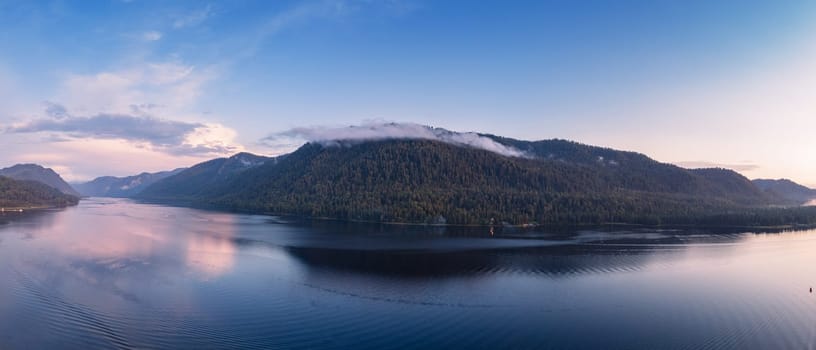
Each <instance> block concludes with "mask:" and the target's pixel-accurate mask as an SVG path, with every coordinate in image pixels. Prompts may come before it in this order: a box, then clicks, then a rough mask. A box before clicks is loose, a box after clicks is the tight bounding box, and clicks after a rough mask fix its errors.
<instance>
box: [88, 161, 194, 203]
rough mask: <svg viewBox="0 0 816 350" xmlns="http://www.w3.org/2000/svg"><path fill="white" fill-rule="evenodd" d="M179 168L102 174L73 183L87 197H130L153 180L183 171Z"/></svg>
mask: <svg viewBox="0 0 816 350" xmlns="http://www.w3.org/2000/svg"><path fill="white" fill-rule="evenodd" d="M183 170H184V168H179V169H175V170H171V171H162V172H158V173H141V174H139V175H133V176H127V177H114V176H102V177H98V178H96V179H93V180H91V181H88V182H84V183H79V184H74V188H76V189H77V190H78V191H79V193H81V194H82V195H83V196H89V197H121V198H126V197H131V196H133V195H135V194H137V193H139V192H141V191H142V190H143V189H145V188H147V187H148V186H150V185H152V184H153V183H154V182H156V181H159V180H161V179H164V178H166V177H169V176H173V175H175V174H178V173H180V172H181V171H183Z"/></svg>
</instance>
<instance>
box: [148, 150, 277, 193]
mask: <svg viewBox="0 0 816 350" xmlns="http://www.w3.org/2000/svg"><path fill="white" fill-rule="evenodd" d="M267 162H271V163H274V162H275V158H269V157H264V156H259V155H255V154H251V153H246V152H242V153H238V154H236V155H234V156H232V157H229V158H217V159H213V160H209V161H206V162H203V163H199V164H197V165H194V166H192V167H190V168H188V169H184V170H182V171H180V172H178V173H176V174H173V175H172V176H169V177H167V178H164V179H162V180H160V181H157V182H155V183H153V184H152V185H150V186H147V187H146V188H145V189H144V190H142V191H141V192H139V193H138V194H137V195H136V197H138V198H143V199H173V200H179V199H189V198H198V197H199V196H201V195H202V194H203V193H205V192H207V191H208V190H209V189H211V188H214V187H217V186H220V185H222V184H223V183H225V182H227V181H228V180H230V179H232V178H233V177H235V176H236V175H238V174H240V173H242V172H244V171H246V170H248V169H251V168H255V167H258V166H261V165H263V164H265V163H267Z"/></svg>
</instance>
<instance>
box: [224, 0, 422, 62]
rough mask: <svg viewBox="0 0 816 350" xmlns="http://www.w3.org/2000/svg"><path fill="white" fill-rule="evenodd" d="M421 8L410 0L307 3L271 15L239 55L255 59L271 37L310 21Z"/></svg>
mask: <svg viewBox="0 0 816 350" xmlns="http://www.w3.org/2000/svg"><path fill="white" fill-rule="evenodd" d="M417 7H418V6H416V5H415V4H414V2H412V1H409V0H385V1H371V0H307V1H303V2H300V3H298V4H297V5H295V6H293V7H290V8H288V9H286V10H283V11H281V12H278V13H275V14H272V15H271V16H269V17H268V18H267V19H266V21H264V22H263V23H262V24H261V25H260V26H259V27H258V29H257V30H256V31H255V33H254V36H253V38H252V39H251V42H250V44H249V45H248V46H247V48H246V49H245V50H243V51H242V52H240V54H239V56H252V55H254V54H255V53H256V52H257V51H258V49H259V48H260V47H261V46H262V45H263V44H264V42H265V41H266V40H267V39H269V38H270V37H271V36H274V35H275V34H277V33H279V32H280V31H282V30H284V29H286V28H290V27H295V26H298V25H304V24H307V23H309V22H311V21H320V20H322V21H328V20H340V19H344V18H348V17H350V16H352V15H357V14H360V13H362V12H363V11H364V10H380V12H384V13H388V14H390V15H403V14H405V13H408V12H411V11H413V10H415V9H416V8H417Z"/></svg>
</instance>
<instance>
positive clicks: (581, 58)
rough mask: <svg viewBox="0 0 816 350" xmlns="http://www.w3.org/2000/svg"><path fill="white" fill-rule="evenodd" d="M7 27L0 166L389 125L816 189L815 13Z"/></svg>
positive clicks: (212, 10) (67, 20)
mask: <svg viewBox="0 0 816 350" xmlns="http://www.w3.org/2000/svg"><path fill="white" fill-rule="evenodd" d="M0 23H4V29H3V30H2V31H0V52H2V53H3V54H2V55H0V96H3V101H4V104H3V105H2V106H0V125H2V130H3V134H2V135H0V137H1V138H2V139H0V144H1V145H2V146H3V147H2V150H0V165H11V164H13V163H17V162H36V163H40V164H44V165H47V166H51V167H54V168H55V169H56V170H58V171H60V172H61V173H63V174H64V175H65V176H66V177H68V178H71V179H75V180H80V179H87V178H92V177H95V176H99V175H128V174H132V173H137V172H140V171H143V170H147V171H157V170H164V169H170V168H174V167H178V166H189V165H191V164H193V163H196V162H198V161H201V160H205V159H208V158H212V157H216V156H221V155H227V154H230V153H233V152H236V151H241V150H249V151H252V152H257V153H264V154H276V153H280V152H285V151H288V150H290V149H287V148H286V147H281V146H280V145H277V146H274V147H270V146H269V145H268V143H267V144H264V143H263V142H261V140H264V139H268V137H269V136H270V135H273V136H274V135H278V134H280V133H285V132H286V131H287V130H291V129H292V128H300V127H310V126H343V125H358V124H361V123H370V122H371V121H377V120H382V121H398V122H412V123H419V124H427V125H433V126H439V127H445V128H448V129H452V130H457V131H479V132H487V133H494V134H499V135H503V136H510V137H516V138H522V139H545V138H566V139H572V140H576V141H580V142H584V143H589V144H597V145H603V146H609V147H613V148H621V149H627V150H634V151H638V152H642V153H646V154H648V155H650V156H652V157H653V158H656V159H658V160H660V161H664V162H673V163H677V164H680V165H684V166H714V165H719V166H726V167H730V168H733V169H735V170H738V171H741V172H742V173H744V174H746V175H747V176H749V177H788V178H793V179H795V180H797V181H801V182H804V183H807V184H811V185H816V156H814V155H812V152H810V150H812V149H814V146H816V141H811V138H812V137H811V135H810V134H811V133H812V130H816V121H814V119H816V118H813V117H814V113H816V103H814V102H811V101H816V96H814V95H816V63H813V62H816V42H815V41H814V40H813V38H814V37H816V3H814V2H812V1H668V0H650V1H646V0H642V1H635V0H621V1H567V0H563V1H555V0H553V1H546V0H542V1H478V2H472V1H422V0H384V1H375V0H305V1H228V2H227V1H225V2H207V1H145V0H132V1H120V0H106V1H43V2H38V1H19V2H17V1H8V0H0ZM123 159H129V160H127V161H125V160H123Z"/></svg>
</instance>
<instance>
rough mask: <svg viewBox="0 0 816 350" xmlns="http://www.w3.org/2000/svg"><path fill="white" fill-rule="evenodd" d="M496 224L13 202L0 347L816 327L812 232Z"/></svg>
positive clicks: (804, 331)
mask: <svg viewBox="0 0 816 350" xmlns="http://www.w3.org/2000/svg"><path fill="white" fill-rule="evenodd" d="M500 231H502V232H499V233H496V232H494V234H493V235H491V234H490V232H489V230H488V229H487V228H471V229H455V228H450V229H445V228H438V227H437V228H426V227H417V226H389V225H364V224H350V223H342V222H332V221H302V220H290V219H285V218H279V217H272V216H262V215H244V214H232V213H220V212H213V211H202V210H196V209H189V208H179V207H168V206H161V205H148V204H138V203H135V202H131V201H128V200H120V199H107V198H92V199H87V200H83V201H82V202H81V203H80V205H79V206H77V207H72V208H67V209H64V210H48V211H39V212H26V213H22V214H4V215H3V216H0V348H2V349H30V348H35V349H48V348H60V349H89V348H114V349H151V348H173V349H244V348H257V349H307V348H354V349H387V348H422V349H431V348H436V349H450V348H469V349H477V348H483V349H497V348H514V349H525V348H529V349H541V348H559V349H560V348H605V349H614V348H629V349H631V348H651V349H657V348H660V349H672V348H677V349H688V348H694V349H705V348H718V349H719V348H732V349H743V348H772V349H783V348H787V349H801V348H813V347H814V346H816V294H812V293H810V290H809V288H811V287H812V286H813V287H816V231H802V232H786V233H768V234H762V233H728V234H712V233H706V232H681V231H671V230H662V231H661V230H637V231H619V232H613V231H609V230H604V231H598V230H596V231H591V230H584V231H581V230H578V231H575V232H563V231H555V232H547V231H546V230H542V231H539V232H528V231H514V230H510V229H505V230H500Z"/></svg>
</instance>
